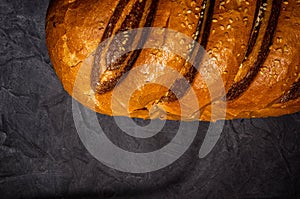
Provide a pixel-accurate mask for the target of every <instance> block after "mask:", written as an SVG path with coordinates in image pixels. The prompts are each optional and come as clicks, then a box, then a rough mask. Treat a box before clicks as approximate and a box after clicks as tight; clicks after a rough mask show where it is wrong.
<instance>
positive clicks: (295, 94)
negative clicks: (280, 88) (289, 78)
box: [280, 78, 300, 103]
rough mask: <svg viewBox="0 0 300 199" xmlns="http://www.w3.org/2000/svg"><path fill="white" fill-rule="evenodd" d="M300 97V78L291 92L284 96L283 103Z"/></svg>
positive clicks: (281, 100)
mask: <svg viewBox="0 0 300 199" xmlns="http://www.w3.org/2000/svg"><path fill="white" fill-rule="evenodd" d="M299 97H300V78H298V80H297V81H296V82H295V83H294V84H293V85H292V86H291V88H290V90H289V91H288V92H287V93H286V94H284V95H283V96H282V98H281V99H280V102H281V103H285V102H288V101H290V100H295V99H297V98H299Z"/></svg>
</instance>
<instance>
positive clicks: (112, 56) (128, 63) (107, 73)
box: [91, 0, 158, 94]
mask: <svg viewBox="0 0 300 199" xmlns="http://www.w3.org/2000/svg"><path fill="white" fill-rule="evenodd" d="M157 4H158V1H154V0H153V1H152V0H143V1H140V0H136V1H135V2H134V5H133V6H132V7H131V9H130V11H129V13H128V14H126V17H125V19H124V20H123V21H122V22H121V23H120V24H121V25H120V27H113V26H112V25H108V27H107V29H106V30H105V31H108V32H111V33H107V34H105V36H112V35H116V34H118V33H120V34H119V35H118V39H114V40H112V41H110V42H108V46H106V47H104V48H106V49H103V47H102V48H100V47H99V48H98V49H97V50H96V55H95V60H94V65H93V69H92V73H91V86H92V88H93V90H94V91H95V92H97V93H99V94H103V93H106V92H108V91H111V90H112V89H113V88H114V87H115V85H116V84H117V83H118V81H119V80H120V79H121V77H122V75H124V74H125V73H126V72H127V71H129V70H130V69H131V68H132V66H133V65H134V63H135V61H136V59H137V57H138V56H139V53H140V51H141V50H133V51H131V49H135V48H136V47H137V46H139V47H141V46H143V45H144V43H145V41H146V39H145V38H147V36H148V32H143V34H138V33H137V32H133V34H130V35H128V32H127V30H131V29H135V28H140V27H148V26H150V25H151V23H152V21H153V17H154V15H155V11H156V6H157ZM119 5H123V6H125V7H123V8H122V9H120V10H125V9H129V8H127V7H126V5H127V4H125V3H124V2H120V3H119ZM119 5H118V6H119ZM118 6H117V9H119V8H118ZM114 14H115V12H114ZM121 15H122V14H120V13H116V16H117V17H112V18H111V19H113V21H114V22H115V19H118V20H120V19H121V18H120V17H121ZM115 23H117V22H115ZM136 41H138V42H136ZM121 51H124V52H127V51H130V52H128V53H125V54H124V55H122V56H120V57H119V56H118V54H120V52H121ZM107 63H109V64H107ZM101 67H102V68H103V67H104V69H103V72H101V74H100V70H101Z"/></svg>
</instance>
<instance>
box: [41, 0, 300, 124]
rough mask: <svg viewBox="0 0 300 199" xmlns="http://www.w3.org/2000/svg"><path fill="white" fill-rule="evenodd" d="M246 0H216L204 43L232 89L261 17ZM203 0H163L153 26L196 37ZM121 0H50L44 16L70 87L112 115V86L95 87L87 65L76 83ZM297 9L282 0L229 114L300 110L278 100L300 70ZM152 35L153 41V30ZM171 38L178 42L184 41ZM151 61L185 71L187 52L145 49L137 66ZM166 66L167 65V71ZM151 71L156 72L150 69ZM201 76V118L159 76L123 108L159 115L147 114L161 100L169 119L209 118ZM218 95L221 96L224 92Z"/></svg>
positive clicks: (294, 102) (57, 65) (52, 50)
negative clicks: (262, 55) (257, 63)
mask: <svg viewBox="0 0 300 199" xmlns="http://www.w3.org/2000/svg"><path fill="white" fill-rule="evenodd" d="M247 2H248V1H232V0H231V1H222V0H217V1H215V5H214V13H213V15H212V18H213V21H212V23H211V27H210V35H209V38H208V43H207V46H206V50H207V52H208V55H209V56H210V57H211V58H212V59H213V60H215V63H216V65H217V66H218V71H219V72H220V73H221V75H222V80H223V82H224V86H225V91H226V92H228V90H229V89H230V87H231V85H232V84H233V83H234V81H235V76H236V74H237V73H238V71H239V68H240V63H241V62H242V60H243V56H244V54H245V52H246V50H247V45H248V41H249V38H250V33H251V28H252V21H253V20H254V18H255V17H254V15H255V12H256V9H257V8H256V1H251V2H250V3H247ZM268 2H270V1H268ZM202 3H203V1H202V0H197V1H191V0H176V1H159V3H158V5H157V10H156V14H155V16H154V19H153V22H152V26H153V27H161V28H169V29H172V30H175V31H178V32H181V33H184V34H185V35H187V36H188V37H191V38H192V37H193V34H194V33H195V30H196V28H197V27H196V25H195V24H197V21H198V20H199V13H200V11H201V4H202ZM117 4H118V1H104V0H102V1H99V0H85V1H83V0H73V1H71V0H56V1H52V3H51V4H50V7H49V10H48V15H47V24H46V33H47V46H48V49H49V55H50V57H51V60H52V63H53V66H54V69H55V71H56V73H57V75H58V77H59V78H60V80H61V81H62V83H63V85H64V88H65V90H66V91H67V92H68V93H69V94H70V95H72V96H73V97H74V98H75V99H77V100H78V101H79V102H81V103H82V104H84V105H85V106H87V107H89V108H91V109H92V110H95V111H97V112H99V113H103V114H108V115H112V110H111V105H112V104H111V100H112V91H109V92H106V93H104V94H98V93H94V91H93V90H92V89H91V87H90V81H89V78H90V75H89V73H90V71H88V70H87V71H84V72H83V73H84V74H83V76H82V77H80V78H79V80H77V81H79V82H80V83H79V84H78V85H80V86H79V87H76V88H74V84H75V78H76V77H77V76H78V72H79V68H80V67H82V66H83V65H85V64H87V65H92V64H93V61H94V60H93V56H92V53H94V52H95V50H96V48H97V47H98V44H99V42H100V41H101V38H102V35H103V34H104V31H105V28H106V27H107V25H108V23H109V20H110V17H111V16H112V15H113V12H114V9H115V8H116V6H117ZM299 13H300V3H297V1H296V0H293V1H289V2H288V3H286V2H283V3H282V7H281V12H280V16H279V18H278V25H277V28H276V31H275V33H274V39H273V45H271V46H270V52H269V54H268V56H267V58H266V60H265V61H264V62H263V64H262V67H260V69H259V72H258V74H257V75H256V77H255V79H254V80H253V81H252V83H251V84H250V86H249V87H248V88H247V90H246V91H245V92H243V93H242V95H241V96H239V97H238V98H236V99H233V100H229V101H227V103H226V104H227V109H226V119H234V118H249V117H267V116H279V115H283V114H290V113H293V112H297V111H299V110H300V98H299V97H298V98H297V99H291V100H287V101H286V102H282V101H280V99H281V98H282V96H283V95H284V94H286V93H287V92H289V90H290V89H291V86H292V84H293V83H294V82H296V81H297V80H298V79H299V78H300V57H299V52H300V14H299ZM147 42H151V37H150V38H148V40H147ZM173 42H174V45H176V42H177V43H178V41H173ZM153 62H157V63H160V64H163V65H167V66H169V67H171V68H173V69H175V70H176V71H178V72H182V67H183V65H184V62H185V60H184V59H183V58H181V57H179V56H176V55H174V54H171V53H168V52H165V51H160V50H156V49H143V50H142V51H141V53H140V55H139V57H138V59H137V60H136V62H135V64H134V65H133V69H136V70H137V71H138V72H139V73H141V74H142V73H143V71H142V70H141V69H140V70H139V66H140V65H142V64H151V63H153ZM167 71H168V70H166V69H162V71H161V74H165V73H167ZM149 74H155V72H154V71H149ZM165 75H167V74H165ZM155 78H156V77H155ZM203 78H205V77H202V76H201V75H200V74H199V73H198V74H197V75H196V76H195V79H194V81H193V83H192V88H193V90H194V92H195V93H196V95H197V97H198V102H199V109H200V113H201V115H200V118H189V117H191V116H192V114H191V115H190V116H187V115H184V114H182V113H181V110H180V105H179V102H178V101H174V102H162V101H160V99H161V98H162V97H163V96H164V95H165V94H166V93H167V92H168V88H166V87H164V86H162V85H158V84H148V85H146V86H144V87H143V88H141V89H139V90H136V91H135V92H134V93H133V95H132V97H131V99H130V102H129V111H128V112H124V113H118V114H119V115H128V116H130V117H138V118H149V117H156V115H151V116H149V110H150V109H151V107H152V105H154V104H155V105H157V106H159V107H161V108H163V109H165V111H166V112H167V113H168V114H167V115H166V116H164V117H163V119H175V120H177V119H180V118H181V116H183V117H184V119H200V120H206V121H209V120H211V105H210V103H211V99H210V93H209V90H208V89H207V85H206V84H205V81H204V79H203ZM121 85H122V83H121ZM187 92H189V91H187ZM223 94H224V93H222V92H220V96H218V97H222V95H223ZM93 95H95V97H93ZM216 103H222V102H221V100H219V102H218V101H217V102H216ZM181 106H184V105H182V104H181ZM186 106H187V107H188V105H186ZM215 119H217V118H215ZM219 119H222V118H219Z"/></svg>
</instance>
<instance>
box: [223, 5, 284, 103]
mask: <svg viewBox="0 0 300 199" xmlns="http://www.w3.org/2000/svg"><path fill="white" fill-rule="evenodd" d="M268 2H271V1H268ZM281 3H282V0H273V1H272V8H271V13H270V15H269V18H268V23H267V26H266V28H265V31H260V32H259V34H264V36H263V39H262V41H258V42H261V46H260V48H259V51H258V52H257V56H256V58H255V61H254V63H253V65H252V66H251V67H250V69H249V71H248V72H247V73H246V75H245V76H244V77H243V78H242V79H241V80H239V81H237V82H235V83H233V84H232V85H231V87H230V88H229V90H228V92H227V94H226V98H227V100H234V99H237V98H238V97H240V96H241V95H242V94H243V93H244V92H245V91H246V90H247V89H248V88H249V86H250V84H251V83H252V82H253V80H254V79H255V77H256V75H257V74H258V72H259V70H260V68H261V66H262V64H263V63H264V62H265V60H266V58H267V56H268V54H269V52H270V49H269V48H270V46H271V45H272V43H273V37H274V33H275V30H276V27H277V23H278V18H279V15H280V10H281ZM261 6H263V5H261ZM252 36H254V35H253V34H252ZM256 37H259V35H258V36H256ZM250 40H251V39H250ZM256 46H257V45H256ZM258 47H259V46H258ZM252 54H253V50H252ZM249 56H251V54H249ZM248 58H249V57H246V59H248ZM244 63H245V62H244ZM244 63H243V64H244ZM250 64H251V63H250ZM242 70H243V69H242Z"/></svg>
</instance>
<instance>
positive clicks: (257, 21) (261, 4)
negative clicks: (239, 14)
mask: <svg viewBox="0 0 300 199" xmlns="http://www.w3.org/2000/svg"><path fill="white" fill-rule="evenodd" d="M266 6H267V0H258V1H257V2H256V10H255V15H254V21H253V23H252V29H251V34H250V38H249V41H248V46H247V50H246V52H245V55H244V58H243V60H242V62H244V61H245V60H246V59H247V57H248V56H249V55H250V54H251V52H252V50H253V48H254V46H255V43H256V41H257V38H258V33H259V31H260V27H261V23H262V19H263V18H264V16H265V11H266V9H267V8H266Z"/></svg>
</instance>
